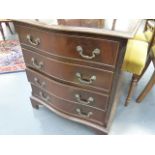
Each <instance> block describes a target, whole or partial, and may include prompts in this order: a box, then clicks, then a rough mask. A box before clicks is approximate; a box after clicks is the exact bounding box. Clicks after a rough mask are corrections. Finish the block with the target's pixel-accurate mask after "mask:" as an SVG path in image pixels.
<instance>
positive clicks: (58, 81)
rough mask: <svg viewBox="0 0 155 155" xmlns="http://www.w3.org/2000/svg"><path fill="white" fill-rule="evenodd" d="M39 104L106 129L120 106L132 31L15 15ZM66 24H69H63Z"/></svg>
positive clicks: (34, 98)
mask: <svg viewBox="0 0 155 155" xmlns="http://www.w3.org/2000/svg"><path fill="white" fill-rule="evenodd" d="M14 25H15V29H16V31H17V33H18V35H19V39H20V43H21V47H22V51H23V55H24V60H25V63H26V66H27V69H26V73H27V77H28V80H29V82H30V83H31V86H32V96H31V103H32V106H33V107H34V108H39V105H44V106H46V107H47V108H49V109H51V110H52V111H53V112H55V113H57V114H58V115H60V116H62V117H64V118H67V119H70V120H73V121H76V122H79V123H82V124H85V125H88V126H90V127H92V128H94V129H96V130H98V131H100V132H102V133H103V134H107V133H108V130H109V127H110V122H111V120H112V117H113V114H114V111H115V107H116V102H115V100H116V97H117V88H118V81H119V74H120V70H121V64H122V62H123V57H124V53H125V47H126V43H127V39H128V37H129V36H128V37H127V36H125V37H124V36H123V35H122V36H123V37H122V36H121V34H120V35H117V34H113V35H112V34H110V35H108V34H107V33H105V35H104V34H100V33H97V32H96V33H91V32H88V31H76V30H72V31H71V30H70V29H69V28H68V29H65V28H64V29H63V28H62V29H61V27H59V26H58V27H57V28H56V27H52V26H51V27H50V26H44V25H42V24H36V23H35V22H34V23H32V22H23V21H14ZM64 27H65V26H64Z"/></svg>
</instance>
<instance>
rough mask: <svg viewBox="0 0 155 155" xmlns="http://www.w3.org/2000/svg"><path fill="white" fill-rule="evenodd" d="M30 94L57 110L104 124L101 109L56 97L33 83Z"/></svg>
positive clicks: (103, 113) (103, 115)
mask: <svg viewBox="0 0 155 155" xmlns="http://www.w3.org/2000/svg"><path fill="white" fill-rule="evenodd" d="M40 94H42V95H40ZM32 95H33V96H35V97H38V98H39V99H40V100H42V101H43V102H45V103H46V104H48V105H50V106H52V107H54V108H56V109H57V110H59V111H62V112H64V113H67V114H69V115H73V116H75V117H79V118H82V119H85V120H87V121H90V122H94V123H97V124H98V125H101V126H104V124H105V123H104V118H105V112H103V111H100V110H97V109H94V108H91V107H88V106H84V105H80V104H76V103H74V102H71V101H68V100H64V99H62V98H58V97H56V96H54V95H51V94H49V93H47V92H45V91H44V90H42V89H40V88H38V87H36V86H34V85H32ZM47 98H48V100H47ZM77 109H80V111H78V110H77Z"/></svg>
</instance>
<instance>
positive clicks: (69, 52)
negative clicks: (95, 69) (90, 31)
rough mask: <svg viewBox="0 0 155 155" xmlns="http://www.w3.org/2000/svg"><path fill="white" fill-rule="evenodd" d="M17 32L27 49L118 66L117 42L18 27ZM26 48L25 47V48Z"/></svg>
mask: <svg viewBox="0 0 155 155" xmlns="http://www.w3.org/2000/svg"><path fill="white" fill-rule="evenodd" d="M16 31H17V32H18V34H19V38H20V41H21V43H22V44H24V45H28V46H27V47H26V48H27V49H30V50H31V49H32V48H33V49H34V48H36V49H39V50H42V51H46V52H48V53H50V54H54V55H58V56H63V57H69V58H73V59H80V60H83V61H87V62H90V63H91V62H93V63H103V64H107V65H110V66H112V67H114V66H115V64H116V59H117V55H118V48H119V43H118V42H117V41H112V40H107V39H101V38H93V37H92V38H91V37H84V36H77V35H68V34H63V33H58V32H57V33H56V32H51V31H46V30H42V29H39V28H37V27H36V28H35V27H34V28H30V27H24V26H19V25H16ZM24 48H25V46H24Z"/></svg>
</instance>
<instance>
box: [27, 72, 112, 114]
mask: <svg viewBox="0 0 155 155" xmlns="http://www.w3.org/2000/svg"><path fill="white" fill-rule="evenodd" d="M26 73H27V77H28V80H29V82H31V83H32V84H33V85H36V86H38V87H40V88H42V89H44V91H47V92H49V93H50V94H53V95H54V96H57V97H60V98H63V99H65V100H69V101H72V102H76V103H77V104H81V105H86V106H89V107H94V108H96V109H99V110H102V111H106V108H107V104H108V98H109V96H108V95H107V94H103V93H97V92H94V91H88V90H87V89H84V88H83V89H82V88H78V87H74V86H69V85H66V84H62V83H60V82H56V81H54V80H52V79H50V78H47V77H45V76H43V75H42V74H40V73H38V72H36V71H33V70H31V69H27V70H26ZM77 95H79V97H77ZM90 98H92V99H93V100H91V99H90Z"/></svg>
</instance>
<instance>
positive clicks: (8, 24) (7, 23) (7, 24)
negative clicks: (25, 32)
mask: <svg viewBox="0 0 155 155" xmlns="http://www.w3.org/2000/svg"><path fill="white" fill-rule="evenodd" d="M6 26H7V27H8V28H9V31H10V33H11V34H13V31H12V29H11V26H10V23H9V22H6Z"/></svg>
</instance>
